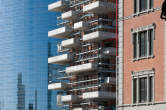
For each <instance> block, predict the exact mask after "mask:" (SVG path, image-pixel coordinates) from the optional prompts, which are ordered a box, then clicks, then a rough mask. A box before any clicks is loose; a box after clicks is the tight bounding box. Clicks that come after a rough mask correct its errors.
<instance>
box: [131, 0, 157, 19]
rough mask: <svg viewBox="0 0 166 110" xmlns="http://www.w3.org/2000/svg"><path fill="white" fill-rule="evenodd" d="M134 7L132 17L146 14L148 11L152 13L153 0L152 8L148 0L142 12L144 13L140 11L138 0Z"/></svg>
mask: <svg viewBox="0 0 166 110" xmlns="http://www.w3.org/2000/svg"><path fill="white" fill-rule="evenodd" d="M134 3H135V2H134V0H133V7H134V8H133V10H135V4H134ZM136 5H137V8H136V12H134V11H133V13H134V14H133V16H138V15H140V14H143V13H148V12H150V11H154V0H153V7H152V8H150V0H148V3H147V9H146V10H144V11H140V0H136Z"/></svg>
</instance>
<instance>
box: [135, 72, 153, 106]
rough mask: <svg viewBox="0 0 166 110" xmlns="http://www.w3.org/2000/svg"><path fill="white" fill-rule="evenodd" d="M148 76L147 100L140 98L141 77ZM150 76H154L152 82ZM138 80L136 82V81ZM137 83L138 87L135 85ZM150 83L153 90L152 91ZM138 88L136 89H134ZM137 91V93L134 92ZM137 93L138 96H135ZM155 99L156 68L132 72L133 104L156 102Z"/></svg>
mask: <svg viewBox="0 0 166 110" xmlns="http://www.w3.org/2000/svg"><path fill="white" fill-rule="evenodd" d="M143 78H146V79H147V80H146V84H147V86H146V100H145V101H141V100H140V79H143ZM150 78H152V84H151V83H150ZM134 80H136V82H134ZM134 83H136V85H137V87H134V85H135V84H134ZM150 84H151V85H152V86H153V87H151V89H152V91H151V93H150ZM134 88H136V91H135V90H134ZM134 92H136V93H134ZM135 94H136V97H135ZM154 101H155V70H154V69H152V70H144V71H137V72H132V105H138V104H143V103H154Z"/></svg>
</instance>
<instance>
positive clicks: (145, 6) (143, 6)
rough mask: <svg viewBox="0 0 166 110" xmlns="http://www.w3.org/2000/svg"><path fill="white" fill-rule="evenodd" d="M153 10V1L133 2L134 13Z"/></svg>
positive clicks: (136, 0)
mask: <svg viewBox="0 0 166 110" xmlns="http://www.w3.org/2000/svg"><path fill="white" fill-rule="evenodd" d="M152 8H153V0H134V13H140V12H143V11H146V10H149V9H152Z"/></svg>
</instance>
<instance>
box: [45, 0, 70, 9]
mask: <svg viewBox="0 0 166 110" xmlns="http://www.w3.org/2000/svg"><path fill="white" fill-rule="evenodd" d="M68 6H69V2H68V1H64V0H59V1H57V2H54V3H52V4H50V5H48V10H49V11H56V12H62V11H63V10H65V9H67V8H68Z"/></svg>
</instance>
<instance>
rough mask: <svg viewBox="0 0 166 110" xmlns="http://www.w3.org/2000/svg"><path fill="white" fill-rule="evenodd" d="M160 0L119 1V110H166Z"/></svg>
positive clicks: (164, 43)
mask: <svg viewBox="0 0 166 110" xmlns="http://www.w3.org/2000/svg"><path fill="white" fill-rule="evenodd" d="M162 2H163V0H119V56H118V71H117V75H118V84H117V99H118V100H117V108H118V110H122V109H123V110H166V32H165V30H166V26H165V21H164V20H161V19H160V13H161V6H162Z"/></svg>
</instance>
